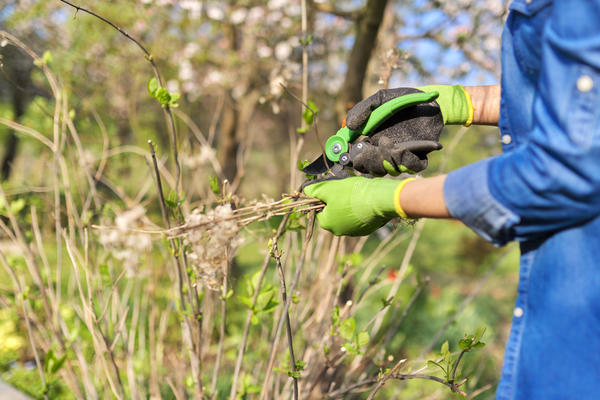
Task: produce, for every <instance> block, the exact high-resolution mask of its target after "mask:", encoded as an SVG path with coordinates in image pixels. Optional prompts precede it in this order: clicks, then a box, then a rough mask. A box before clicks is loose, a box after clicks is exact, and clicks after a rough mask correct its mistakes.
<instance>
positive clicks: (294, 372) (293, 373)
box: [287, 371, 300, 379]
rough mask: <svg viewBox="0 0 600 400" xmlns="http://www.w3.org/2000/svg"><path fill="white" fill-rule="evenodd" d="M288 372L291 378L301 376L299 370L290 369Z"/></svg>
mask: <svg viewBox="0 0 600 400" xmlns="http://www.w3.org/2000/svg"><path fill="white" fill-rule="evenodd" d="M287 374H288V376H289V377H290V378H296V379H298V378H300V372H298V371H288V372H287Z"/></svg>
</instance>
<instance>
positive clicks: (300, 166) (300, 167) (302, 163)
mask: <svg viewBox="0 0 600 400" xmlns="http://www.w3.org/2000/svg"><path fill="white" fill-rule="evenodd" d="M309 165H310V161H308V160H304V161H302V160H298V170H299V171H302V170H303V169H304V168H306V167H307V166H309Z"/></svg>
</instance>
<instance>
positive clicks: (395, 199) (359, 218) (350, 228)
mask: <svg viewBox="0 0 600 400" xmlns="http://www.w3.org/2000/svg"><path fill="white" fill-rule="evenodd" d="M411 180H414V178H409V179H405V180H402V181H398V180H392V179H384V178H371V179H369V178H365V177H362V176H353V177H350V178H345V179H328V180H323V181H320V182H317V183H313V184H310V185H307V186H305V187H304V193H305V194H306V195H307V196H311V197H316V198H318V199H320V200H322V201H323V202H324V203H325V204H326V206H325V208H324V209H323V211H321V212H320V213H318V214H317V219H318V220H319V224H320V225H321V227H322V228H323V229H327V230H328V231H331V232H333V234H334V235H338V236H340V235H347V236H365V235H368V234H370V233H372V232H374V231H376V230H377V229H379V228H381V227H382V226H383V225H385V224H386V223H387V222H388V221H389V220H391V219H392V218H396V217H402V218H406V213H405V212H404V211H403V210H402V207H401V206H400V192H401V191H402V189H403V188H404V185H405V184H406V183H408V182H410V181H411Z"/></svg>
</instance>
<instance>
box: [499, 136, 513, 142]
mask: <svg viewBox="0 0 600 400" xmlns="http://www.w3.org/2000/svg"><path fill="white" fill-rule="evenodd" d="M500 140H501V141H502V143H503V144H510V143H511V142H512V138H511V137H510V135H502V139H500Z"/></svg>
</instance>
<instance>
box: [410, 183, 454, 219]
mask: <svg viewBox="0 0 600 400" xmlns="http://www.w3.org/2000/svg"><path fill="white" fill-rule="evenodd" d="M445 180H446V175H440V176H436V177H433V178H425V179H417V180H414V181H411V182H408V183H407V184H406V185H405V186H404V188H403V189H402V192H401V193H400V205H401V207H402V209H403V210H404V212H405V213H406V215H407V216H409V217H412V218H421V217H426V218H450V217H451V216H450V213H449V212H448V209H447V208H446V203H445V201H444V182H445Z"/></svg>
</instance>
